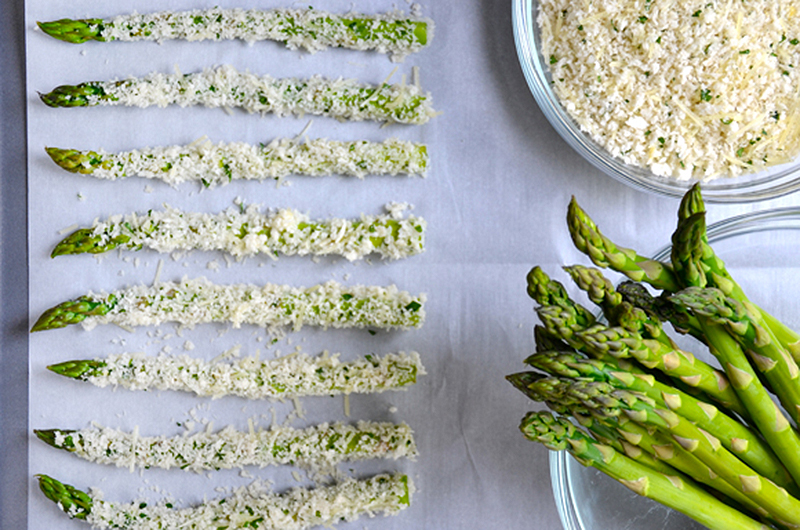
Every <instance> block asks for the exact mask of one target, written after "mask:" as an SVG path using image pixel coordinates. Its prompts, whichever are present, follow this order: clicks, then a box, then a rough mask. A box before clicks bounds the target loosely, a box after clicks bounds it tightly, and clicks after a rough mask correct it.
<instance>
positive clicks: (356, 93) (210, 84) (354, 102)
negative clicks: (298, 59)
mask: <svg viewBox="0 0 800 530" xmlns="http://www.w3.org/2000/svg"><path fill="white" fill-rule="evenodd" d="M40 97H41V99H42V101H43V102H44V103H45V104H46V105H48V106H50V107H87V106H95V105H126V106H136V107H149V106H152V105H158V106H160V107H166V106H167V105H170V104H177V105H180V106H182V107H186V106H189V105H203V106H205V107H211V108H219V107H225V108H243V109H244V110H247V111H248V112H259V113H262V114H265V113H270V112H272V113H275V114H277V115H278V116H286V115H290V114H295V115H304V114H313V115H320V116H328V117H332V118H337V119H341V120H353V121H360V120H376V121H381V122H387V123H388V122H391V123H406V124H416V125H420V124H423V123H426V122H427V121H428V120H429V119H430V118H431V117H433V116H434V115H435V111H434V110H433V108H432V107H431V96H430V94H427V93H424V92H422V90H421V89H420V88H419V87H418V86H416V85H407V84H394V85H390V84H389V83H382V84H380V85H367V84H359V83H357V82H356V81H353V80H344V79H338V80H327V79H324V78H322V77H320V76H314V77H311V78H308V79H304V80H300V79H291V78H287V79H275V78H273V77H270V76H263V77H259V76H256V75H253V74H250V73H246V72H238V71H237V70H236V69H234V68H233V67H232V66H229V65H228V66H220V67H218V68H216V69H210V70H205V71H203V72H198V73H192V74H186V75H183V74H161V73H153V74H150V75H148V76H146V77H142V78H129V79H125V80H122V81H92V82H87V83H81V84H79V85H74V86H72V85H62V86H59V87H57V88H55V89H54V90H53V91H52V92H48V93H46V94H41V95H40Z"/></svg>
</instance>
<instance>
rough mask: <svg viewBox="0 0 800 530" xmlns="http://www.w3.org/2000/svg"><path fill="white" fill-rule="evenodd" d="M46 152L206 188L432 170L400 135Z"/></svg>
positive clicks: (110, 172)
mask: <svg viewBox="0 0 800 530" xmlns="http://www.w3.org/2000/svg"><path fill="white" fill-rule="evenodd" d="M47 153H48V154H49V155H50V157H51V158H52V159H53V160H54V161H55V162H56V163H57V164H58V165H59V166H61V167H62V168H64V169H66V170H68V171H71V172H73V173H81V174H86V175H91V176H93V177H95V178H99V179H107V180H117V179H121V178H126V177H129V176H132V175H137V176H140V177H144V178H149V179H159V180H163V181H164V182H167V183H168V184H170V185H172V186H176V185H178V184H181V183H183V182H188V181H194V182H201V183H202V184H203V185H204V186H205V187H207V188H212V187H215V186H218V185H225V184H228V183H229V182H231V181H233V180H240V179H243V180H264V179H280V178H282V177H285V176H288V175H292V174H294V175H309V176H322V175H346V176H354V177H358V178H363V177H364V176H366V175H393V176H394V175H400V174H405V175H420V176H425V174H426V172H427V169H428V150H427V147H426V146H425V145H423V144H418V143H414V142H408V141H404V140H397V139H389V140H385V141H383V142H368V141H365V140H361V141H354V142H339V141H333V140H324V139H313V140H306V141H298V140H288V139H285V138H280V139H275V140H273V141H272V142H270V143H268V144H261V145H258V146H255V145H250V144H245V143H241V142H234V143H230V144H224V143H219V144H217V145H213V144H212V143H211V142H210V141H209V140H205V141H203V142H194V143H192V144H189V145H185V146H169V147H155V148H146V149H141V150H133V151H123V152H120V153H108V152H106V151H104V150H102V149H98V150H97V151H76V150H73V149H58V148H47ZM151 191H152V189H151Z"/></svg>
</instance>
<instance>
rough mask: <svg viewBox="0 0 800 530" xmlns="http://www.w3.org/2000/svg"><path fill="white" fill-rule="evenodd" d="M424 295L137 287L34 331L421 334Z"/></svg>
mask: <svg viewBox="0 0 800 530" xmlns="http://www.w3.org/2000/svg"><path fill="white" fill-rule="evenodd" d="M425 299H426V297H425V295H424V294H423V295H418V296H411V295H410V294H409V293H407V292H405V291H399V290H398V289H397V288H396V287H395V286H393V285H392V286H389V287H377V286H363V285H358V286H353V287H348V286H344V285H341V284H339V283H336V282H334V281H329V282H327V283H324V284H320V285H317V286H314V287H309V288H295V287H290V286H286V285H275V284H266V285H263V286H257V285H247V284H234V285H216V284H213V283H211V282H209V281H208V280H206V279H205V278H200V279H194V280H192V279H184V280H181V281H180V282H179V283H175V282H161V283H158V284H156V285H154V286H152V287H149V286H145V285H138V286H134V287H129V288H127V289H123V290H119V291H113V292H111V293H99V294H95V293H89V294H88V295H86V296H82V297H80V298H78V299H76V300H71V301H68V302H64V303H62V304H59V305H57V306H55V307H53V308H51V309H48V310H47V311H45V312H44V313H43V314H42V316H41V317H39V319H38V320H37V321H36V323H35V324H34V325H33V328H32V329H31V331H42V330H46V329H55V328H61V327H64V326H68V325H71V324H77V323H82V324H83V326H84V327H87V328H91V327H94V326H95V325H97V324H118V325H121V326H134V327H135V326H146V325H157V324H162V323H165V322H176V323H178V324H181V325H186V326H193V325H195V324H202V323H209V322H230V323H232V324H233V326H234V327H239V326H241V325H242V324H254V325H258V326H262V327H266V328H268V329H270V330H276V331H277V330H279V329H280V328H283V327H291V328H292V329H294V330H298V329H300V328H301V327H302V326H303V325H304V324H305V325H315V326H322V327H324V328H328V327H333V328H351V327H357V328H365V327H369V328H386V329H392V328H401V329H408V328H417V327H420V326H421V325H422V323H423V321H424V319H425V310H424V308H423V305H424V303H425Z"/></svg>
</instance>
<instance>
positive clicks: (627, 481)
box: [520, 412, 767, 530]
mask: <svg viewBox="0 0 800 530" xmlns="http://www.w3.org/2000/svg"><path fill="white" fill-rule="evenodd" d="M520 430H521V431H522V434H523V435H524V436H525V437H526V438H528V439H529V440H531V441H535V442H539V443H542V444H544V445H545V446H546V447H547V448H548V449H551V450H554V451H563V450H567V451H569V452H570V453H571V454H572V455H573V456H574V457H575V459H576V460H578V462H580V463H581V464H583V465H585V466H592V467H595V468H597V469H598V470H600V471H602V472H604V473H605V474H607V475H609V476H610V477H612V478H614V479H615V480H618V481H619V482H620V483H622V484H623V485H624V486H626V487H628V488H629V489H631V490H632V491H633V492H634V493H637V494H639V495H642V496H644V497H648V498H650V499H654V500H656V501H658V502H660V503H662V504H664V505H666V506H669V507H670V508H673V509H675V510H677V511H679V512H681V513H684V514H686V515H687V516H689V517H691V518H693V519H695V520H696V521H698V522H699V523H701V524H704V525H706V526H707V527H708V528H710V529H711V530H767V527H766V526H765V525H763V524H761V523H759V522H757V521H755V520H753V519H751V518H750V517H748V516H746V515H744V514H743V513H741V512H739V511H738V510H736V509H734V508H731V507H730V506H728V505H726V504H724V503H723V502H721V501H719V500H717V499H716V498H715V497H713V496H712V495H710V494H709V493H707V492H706V491H705V490H703V489H702V488H700V487H699V486H697V485H696V484H695V483H694V482H693V481H692V480H691V479H688V478H687V477H683V476H680V475H679V474H678V473H677V472H676V474H675V475H673V476H668V475H663V474H661V473H659V472H657V471H654V470H652V469H650V468H648V467H647V466H644V465H641V464H638V463H637V462H635V461H633V460H631V459H629V458H627V457H626V456H624V455H622V454H620V453H618V452H617V451H615V450H614V449H613V448H611V447H608V446H606V445H601V444H598V443H597V442H595V441H594V440H593V439H591V438H590V437H589V436H587V435H585V434H584V433H583V432H581V431H580V430H579V429H578V428H576V427H575V426H574V425H573V424H572V423H570V422H569V421H567V420H564V419H560V418H559V419H556V418H554V417H553V416H552V415H551V414H550V413H548V412H530V413H528V414H527V415H526V416H525V418H524V419H523V420H522V423H521V425H520Z"/></svg>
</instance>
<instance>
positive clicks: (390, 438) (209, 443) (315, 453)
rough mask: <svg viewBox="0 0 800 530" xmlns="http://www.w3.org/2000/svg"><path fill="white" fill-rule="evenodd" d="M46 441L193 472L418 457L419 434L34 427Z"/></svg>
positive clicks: (401, 427) (338, 427) (123, 461)
mask: <svg viewBox="0 0 800 530" xmlns="http://www.w3.org/2000/svg"><path fill="white" fill-rule="evenodd" d="M34 433H35V434H36V436H37V437H38V438H39V439H40V440H42V441H43V442H45V443H47V444H48V445H51V446H53V447H56V448H58V449H64V450H66V451H69V452H70V453H72V454H74V455H76V456H79V457H80V458H83V459H85V460H89V461H91V462H97V463H100V464H112V465H116V466H119V467H127V468H141V469H150V468H163V469H169V468H180V469H184V470H188V471H196V472H203V471H207V470H210V469H211V470H219V469H231V468H242V467H244V466H259V467H263V466H267V465H281V464H289V465H298V466H300V467H303V468H306V469H311V470H314V471H319V472H323V473H332V472H334V471H335V468H336V465H337V464H340V463H341V462H352V461H357V460H366V459H372V458H394V459H397V458H401V457H410V458H414V457H415V456H416V455H417V448H416V444H415V442H414V435H413V433H412V432H411V429H410V428H409V427H408V425H406V424H404V423H403V424H398V425H395V424H392V423H374V422H363V421H362V422H358V424H356V425H345V424H342V423H334V424H332V425H329V424H327V423H323V424H320V425H316V426H313V427H308V428H306V429H293V428H291V427H280V426H276V425H273V426H272V427H271V428H270V429H268V430H258V431H255V430H253V431H251V432H241V431H237V430H235V429H234V428H233V427H226V428H225V429H222V430H221V431H218V432H214V433H211V432H206V431H202V432H195V433H192V434H189V435H180V436H174V437H166V436H141V435H140V434H139V432H138V430H137V431H134V432H125V431H121V430H119V429H112V428H108V427H102V428H101V427H92V428H89V429H82V430H79V431H75V430H61V429H47V430H35V431H34Z"/></svg>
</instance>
